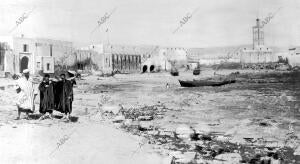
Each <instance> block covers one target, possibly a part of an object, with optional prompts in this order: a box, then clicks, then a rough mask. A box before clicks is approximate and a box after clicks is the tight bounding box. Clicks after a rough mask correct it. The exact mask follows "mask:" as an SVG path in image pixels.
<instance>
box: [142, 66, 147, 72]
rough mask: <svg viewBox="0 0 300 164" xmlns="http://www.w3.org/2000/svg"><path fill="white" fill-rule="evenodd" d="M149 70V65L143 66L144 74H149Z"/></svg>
mask: <svg viewBox="0 0 300 164" xmlns="http://www.w3.org/2000/svg"><path fill="white" fill-rule="evenodd" d="M147 69H148V67H147V65H144V66H143V73H145V72H147Z"/></svg>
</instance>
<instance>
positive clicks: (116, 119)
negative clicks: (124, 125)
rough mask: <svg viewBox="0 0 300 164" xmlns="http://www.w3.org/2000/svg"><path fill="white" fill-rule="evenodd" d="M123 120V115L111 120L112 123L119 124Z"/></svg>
mask: <svg viewBox="0 0 300 164" xmlns="http://www.w3.org/2000/svg"><path fill="white" fill-rule="evenodd" d="M124 120H125V117H124V116H123V115H119V116H116V117H115V118H114V120H113V122H114V123H121V122H123V121H124Z"/></svg>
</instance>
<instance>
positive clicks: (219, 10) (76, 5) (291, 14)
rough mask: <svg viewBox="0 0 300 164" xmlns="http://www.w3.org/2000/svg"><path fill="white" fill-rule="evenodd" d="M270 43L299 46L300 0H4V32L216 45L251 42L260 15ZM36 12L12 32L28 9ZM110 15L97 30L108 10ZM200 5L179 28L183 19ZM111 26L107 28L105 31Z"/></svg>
mask: <svg viewBox="0 0 300 164" xmlns="http://www.w3.org/2000/svg"><path fill="white" fill-rule="evenodd" d="M280 7H282V8H281V9H280V10H279V12H278V13H277V14H276V15H275V16H274V18H273V19H272V20H271V21H270V22H269V23H268V24H267V25H266V26H265V42H266V45H269V46H293V45H298V46H300V19H299V15H300V1H299V0H1V4H0V35H16V36H20V35H21V34H24V35H25V37H26V36H27V37H46V38H52V39H60V40H67V41H72V42H74V44H75V45H77V46H85V45H88V44H92V43H102V42H105V43H106V42H107V41H108V40H109V42H110V43H113V44H130V45H140V44H146V45H149V44H150V45H163V46H180V47H216V46H231V45H241V44H252V26H253V25H254V24H255V19H256V17H257V16H258V17H260V18H262V19H264V18H265V17H267V16H268V14H269V13H270V12H275V11H276V10H278V9H279V8H280ZM33 8H35V9H34V10H33V12H32V13H31V14H30V15H29V17H28V18H27V19H25V20H24V22H22V23H21V24H20V25H19V26H18V27H17V28H16V29H15V30H13V32H10V31H11V30H12V29H13V28H14V26H15V25H16V21H17V20H18V18H19V17H21V16H22V14H23V13H24V12H29V11H31V10H32V9H33ZM114 8H116V10H115V12H114V13H113V14H112V15H111V17H110V18H109V19H108V20H107V21H106V22H105V23H104V24H102V25H101V26H100V27H99V28H98V29H97V30H96V31H94V32H93V33H92V34H91V32H92V31H93V29H95V27H96V26H97V21H98V20H100V18H101V17H102V16H104V14H105V13H106V12H111V11H112V10H113V9H114ZM195 9H198V10H197V11H196V12H195V13H194V14H193V16H192V17H191V18H190V19H189V20H188V21H187V23H186V24H184V25H183V26H182V27H181V28H180V29H179V30H178V31H177V32H176V33H173V31H174V30H175V29H176V28H177V27H178V26H179V24H180V23H179V22H180V20H181V19H182V18H183V17H184V16H185V15H187V13H192V12H193V11H194V10H195ZM106 29H109V31H108V32H105V31H106Z"/></svg>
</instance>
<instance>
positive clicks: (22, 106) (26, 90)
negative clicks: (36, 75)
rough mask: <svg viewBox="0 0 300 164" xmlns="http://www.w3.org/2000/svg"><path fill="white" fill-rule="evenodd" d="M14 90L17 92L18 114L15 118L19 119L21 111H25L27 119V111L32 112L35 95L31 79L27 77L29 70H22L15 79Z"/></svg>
mask: <svg viewBox="0 0 300 164" xmlns="http://www.w3.org/2000/svg"><path fill="white" fill-rule="evenodd" d="M16 90H17V93H18V95H19V96H18V99H17V103H16V105H17V108H18V116H17V118H16V120H19V119H20V116H21V112H24V113H26V117H25V118H26V119H29V113H33V112H34V110H35V108H34V99H35V97H36V95H37V94H36V93H35V90H34V84H33V82H32V79H30V78H29V70H28V69H25V70H23V74H22V77H21V78H19V79H18V80H17V84H16Z"/></svg>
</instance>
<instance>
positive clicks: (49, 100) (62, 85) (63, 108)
mask: <svg viewBox="0 0 300 164" xmlns="http://www.w3.org/2000/svg"><path fill="white" fill-rule="evenodd" d="M73 84H74V81H70V80H67V79H66V75H65V74H61V75H60V79H58V80H50V75H49V74H45V75H44V78H43V81H42V82H41V83H40V84H39V87H38V89H39V91H40V105H39V112H40V113H41V114H42V116H41V117H40V120H42V119H45V118H46V117H49V118H51V119H52V118H53V115H52V113H53V110H57V111H59V112H61V113H63V118H62V119H65V120H70V114H71V113H72V102H73V100H74V97H73ZM16 89H17V93H18V94H19V98H18V100H17V108H18V117H17V119H20V115H21V112H24V113H26V118H28V117H29V113H33V112H34V111H35V106H34V100H35V97H36V96H37V91H36V90H35V88H34V84H33V81H32V79H31V78H30V75H29V70H28V69H26V70H24V71H23V74H22V77H21V78H20V79H18V81H17V88H16Z"/></svg>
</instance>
